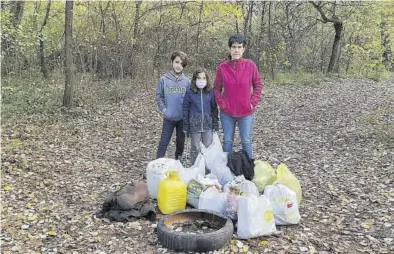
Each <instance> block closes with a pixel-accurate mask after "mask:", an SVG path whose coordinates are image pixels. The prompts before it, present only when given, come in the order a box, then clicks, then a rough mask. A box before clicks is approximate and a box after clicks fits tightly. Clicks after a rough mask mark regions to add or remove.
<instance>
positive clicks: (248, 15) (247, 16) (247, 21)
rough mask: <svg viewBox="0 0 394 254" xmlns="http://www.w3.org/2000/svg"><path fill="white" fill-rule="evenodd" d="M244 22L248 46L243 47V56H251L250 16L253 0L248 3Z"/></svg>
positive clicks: (251, 15) (251, 14)
mask: <svg viewBox="0 0 394 254" xmlns="http://www.w3.org/2000/svg"><path fill="white" fill-rule="evenodd" d="M247 6H248V8H247V13H246V18H245V23H244V36H245V38H246V40H247V42H248V46H247V47H246V49H245V57H246V58H251V53H250V52H251V47H252V37H253V36H252V17H253V7H254V1H251V2H250V3H249V4H248V5H247Z"/></svg>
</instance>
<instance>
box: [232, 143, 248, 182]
mask: <svg viewBox="0 0 394 254" xmlns="http://www.w3.org/2000/svg"><path fill="white" fill-rule="evenodd" d="M227 159H228V162H227V167H229V168H230V170H231V172H233V173H234V175H236V176H239V175H244V177H245V179H246V180H249V181H251V180H252V179H253V177H254V160H253V159H250V158H249V156H248V155H247V154H246V152H245V151H244V150H241V151H239V152H230V153H229V154H228V155H227Z"/></svg>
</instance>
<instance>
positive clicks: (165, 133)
mask: <svg viewBox="0 0 394 254" xmlns="http://www.w3.org/2000/svg"><path fill="white" fill-rule="evenodd" d="M174 128H176V140H175V143H176V149H175V159H178V157H181V156H182V154H183V149H184V147H185V134H184V133H183V120H180V121H171V120H168V119H164V120H163V128H162V130H161V138H160V142H159V147H158V149H157V158H162V157H164V156H165V155H166V150H167V146H168V144H169V143H170V140H171V136H172V133H173V131H174Z"/></svg>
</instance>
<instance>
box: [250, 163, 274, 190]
mask: <svg viewBox="0 0 394 254" xmlns="http://www.w3.org/2000/svg"><path fill="white" fill-rule="evenodd" d="M275 180H276V174H275V169H274V168H273V167H272V166H271V165H270V164H269V163H268V162H266V161H261V160H256V161H254V177H253V180H252V182H254V184H256V187H257V189H258V190H259V192H263V191H264V188H265V186H266V185H269V184H272V183H273V182H274V181H275Z"/></svg>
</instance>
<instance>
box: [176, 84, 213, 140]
mask: <svg viewBox="0 0 394 254" xmlns="http://www.w3.org/2000/svg"><path fill="white" fill-rule="evenodd" d="M218 119H219V112H218V107H217V104H216V100H215V95H214V93H213V91H209V92H203V91H202V90H201V89H198V91H197V92H194V91H193V90H191V89H188V90H187V91H186V94H185V98H184V99H183V130H184V131H185V132H187V133H189V134H190V133H197V132H205V131H208V130H215V131H217V130H218V128H219V127H218Z"/></svg>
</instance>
